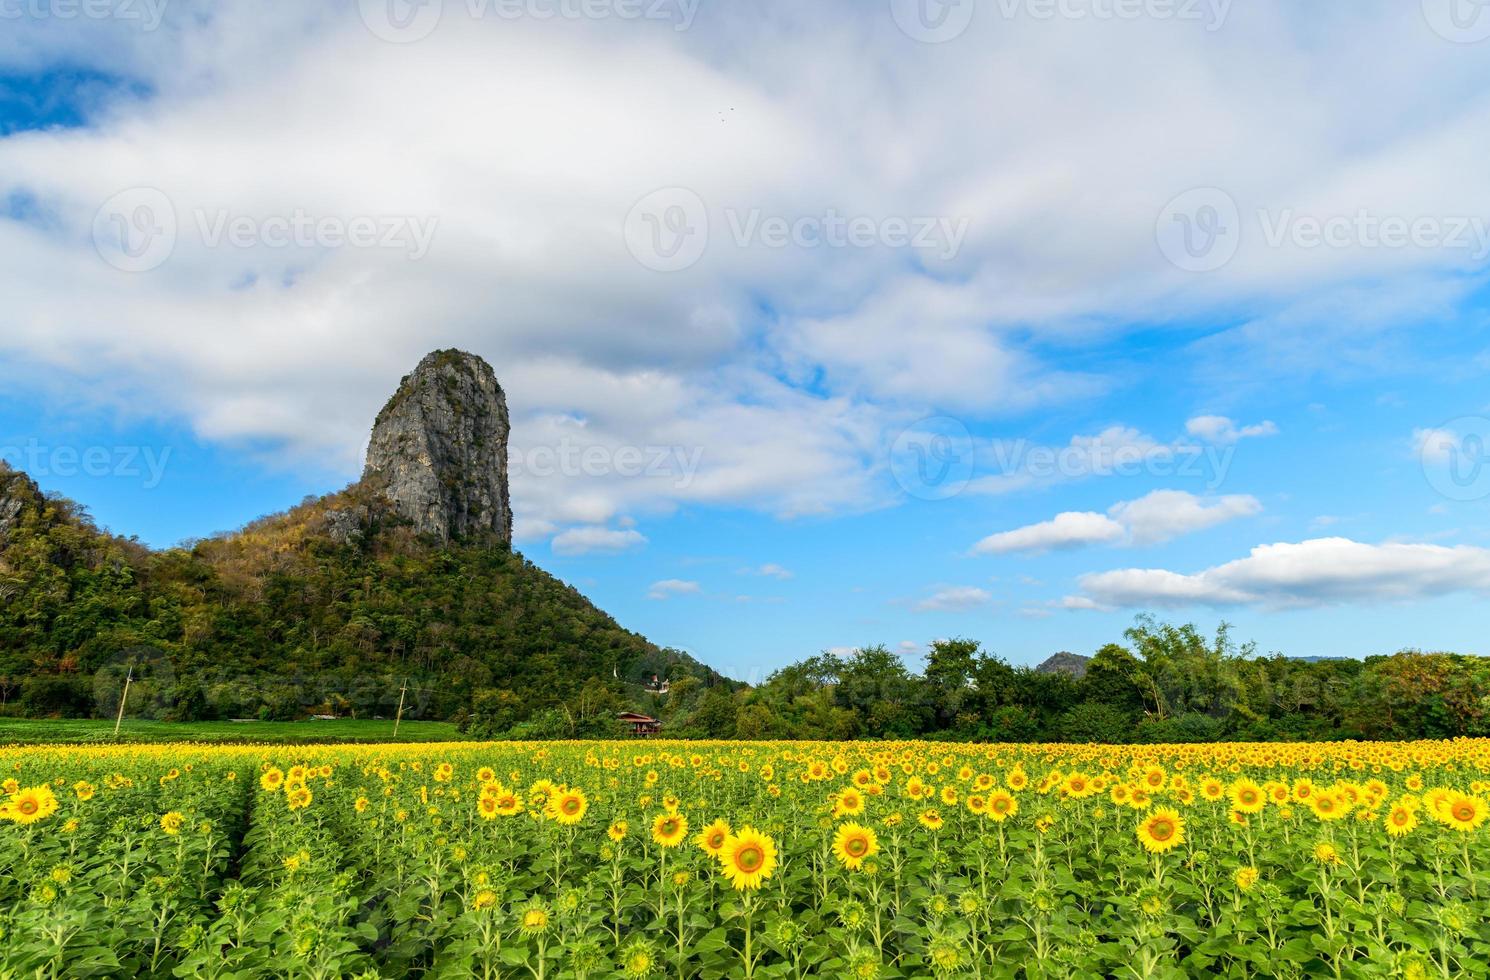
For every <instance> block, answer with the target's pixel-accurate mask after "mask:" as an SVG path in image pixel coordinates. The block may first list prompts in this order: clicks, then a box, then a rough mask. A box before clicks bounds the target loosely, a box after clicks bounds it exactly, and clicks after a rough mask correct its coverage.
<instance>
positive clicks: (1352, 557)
mask: <svg viewBox="0 0 1490 980" xmlns="http://www.w3.org/2000/svg"><path fill="white" fill-rule="evenodd" d="M1079 584H1080V586H1081V589H1082V593H1083V594H1082V595H1079V596H1073V597H1070V600H1069V601H1074V602H1083V601H1088V602H1091V603H1094V604H1098V605H1102V606H1119V607H1129V608H1131V607H1144V606H1190V605H1205V606H1263V607H1269V608H1289V607H1306V606H1325V605H1344V604H1352V603H1379V602H1397V601H1407V600H1413V599H1430V598H1436V597H1439V596H1443V595H1448V594H1451V593H1456V592H1471V593H1476V594H1490V549H1485V548H1476V547H1470V546H1467V545H1461V546H1458V547H1448V546H1443V545H1434V544H1412V543H1396V542H1388V543H1384V544H1365V543H1362V542H1357V541H1352V540H1350V539H1348V538H1315V539H1312V540H1308V541H1301V542H1298V543H1296V544H1270V545H1260V546H1258V547H1256V548H1253V549H1252V552H1251V554H1250V555H1248V556H1247V557H1246V558H1241V559H1237V560H1236V561H1232V562H1228V563H1226V564H1224V565H1218V566H1215V567H1213V568H1208V569H1205V570H1203V571H1200V572H1195V573H1192V574H1184V573H1180V572H1173V571H1169V570H1166V569H1144V568H1128V569H1120V570H1117V571H1111V572H1098V573H1095V574H1090V575H1085V576H1082V578H1081V579H1080V580H1079Z"/></svg>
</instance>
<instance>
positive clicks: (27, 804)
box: [20, 800, 41, 817]
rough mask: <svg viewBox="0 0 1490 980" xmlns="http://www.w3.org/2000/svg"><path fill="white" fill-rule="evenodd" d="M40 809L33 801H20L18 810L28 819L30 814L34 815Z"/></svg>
mask: <svg viewBox="0 0 1490 980" xmlns="http://www.w3.org/2000/svg"><path fill="white" fill-rule="evenodd" d="M40 809H41V805H40V804H38V803H37V802H36V801H35V800H22V801H21V804H20V810H21V812H22V813H24V814H25V815H26V816H28V817H29V816H31V814H33V813H35V812H36V811H37V810H40Z"/></svg>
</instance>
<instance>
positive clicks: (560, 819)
mask: <svg viewBox="0 0 1490 980" xmlns="http://www.w3.org/2000/svg"><path fill="white" fill-rule="evenodd" d="M588 809H590V801H589V800H587V799H585V794H584V791H583V790H580V789H572V788H569V787H562V788H560V789H559V790H558V792H556V793H555V794H554V795H553V797H552V798H550V799H549V801H548V803H547V805H545V806H544V808H543V812H544V815H546V816H547V817H548V818H549V819H550V820H552V821H554V822H555V823H557V824H561V825H563V826H565V827H572V826H574V825H575V824H577V823H579V822H580V821H581V820H583V819H584V817H585V811H586V810H588Z"/></svg>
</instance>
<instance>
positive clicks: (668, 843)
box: [652, 813, 688, 848]
mask: <svg viewBox="0 0 1490 980" xmlns="http://www.w3.org/2000/svg"><path fill="white" fill-rule="evenodd" d="M687 836H688V818H687V817H685V816H683V815H682V814H681V813H659V814H658V815H657V819H656V820H654V821H652V839H653V840H654V841H656V842H657V843H658V844H659V845H660V846H662V847H666V848H674V847H677V846H678V845H679V844H681V843H683V838H684V837H687Z"/></svg>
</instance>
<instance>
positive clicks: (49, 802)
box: [4, 784, 57, 826]
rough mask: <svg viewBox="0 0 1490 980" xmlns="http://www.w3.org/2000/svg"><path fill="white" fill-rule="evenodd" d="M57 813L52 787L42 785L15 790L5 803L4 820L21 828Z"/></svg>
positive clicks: (55, 798)
mask: <svg viewBox="0 0 1490 980" xmlns="http://www.w3.org/2000/svg"><path fill="white" fill-rule="evenodd" d="M56 812H57V797H56V795H55V794H54V793H53V792H52V787H50V786H47V785H46V784H42V785H40V786H31V787H28V788H27V789H17V790H16V791H15V792H14V793H12V794H11V797H10V799H9V800H7V801H6V803H5V810H4V816H5V819H7V820H9V821H11V822H12V823H18V824H21V825H22V826H25V825H27V824H33V823H36V822H37V821H40V820H45V819H46V818H47V817H50V816H51V815H52V814H54V813H56Z"/></svg>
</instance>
